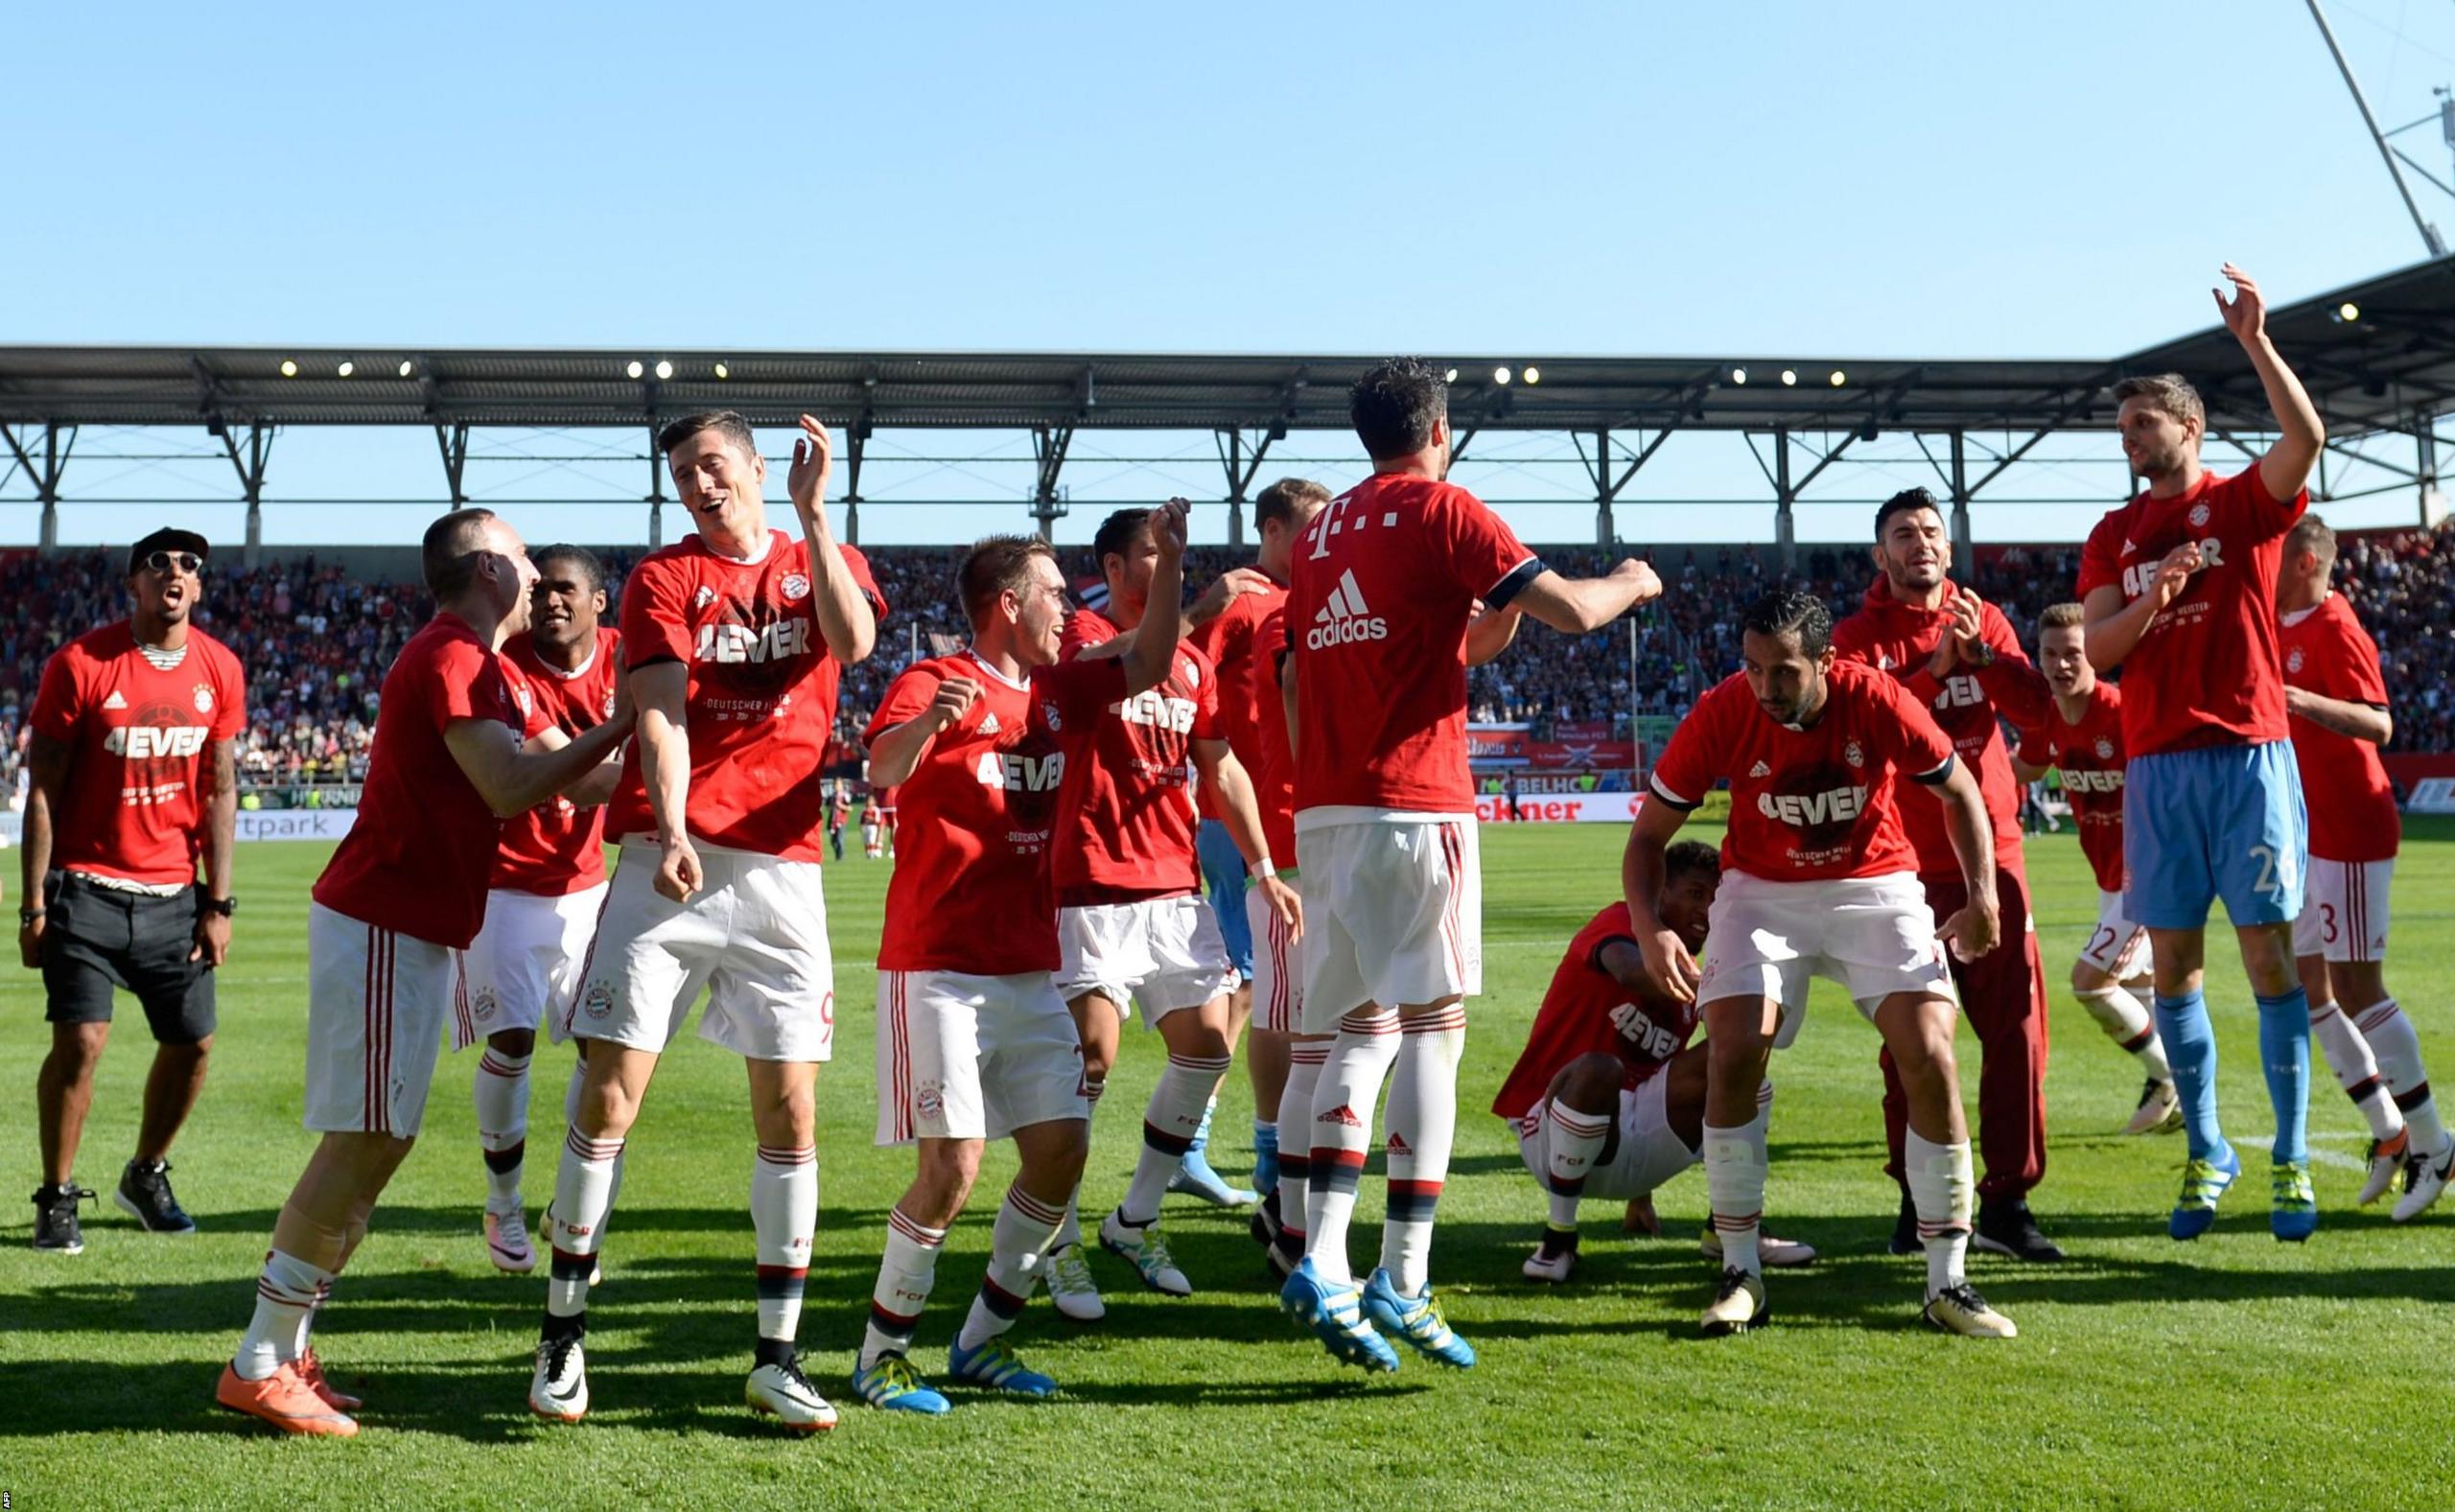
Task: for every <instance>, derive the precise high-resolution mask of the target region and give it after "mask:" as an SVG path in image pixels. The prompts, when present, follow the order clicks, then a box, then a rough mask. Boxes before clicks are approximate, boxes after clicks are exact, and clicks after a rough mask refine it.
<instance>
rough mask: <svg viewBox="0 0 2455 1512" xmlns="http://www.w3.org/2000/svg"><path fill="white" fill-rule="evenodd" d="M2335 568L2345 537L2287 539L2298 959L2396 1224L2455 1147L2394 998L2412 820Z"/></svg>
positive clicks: (2362, 636) (2282, 623)
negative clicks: (2391, 911) (2301, 815)
mask: <svg viewBox="0 0 2455 1512" xmlns="http://www.w3.org/2000/svg"><path fill="white" fill-rule="evenodd" d="M2335 565H2336V533H2335V532H2334V531H2333V530H2331V529H2329V528H2328V527H2327V523H2326V521H2324V520H2322V519H2320V518H2319V517H2318V516H2316V515H2303V517H2302V518H2301V519H2300V520H2299V521H2297V522H2295V523H2294V526H2293V528H2292V530H2291V531H2289V532H2288V533H2287V534H2286V535H2285V538H2284V560H2283V564H2282V567H2281V569H2280V570H2279V572H2278V574H2277V579H2276V608H2277V617H2278V624H2279V630H2280V640H2279V648H2280V650H2281V651H2282V652H2283V655H2284V705H2285V709H2286V711H2287V713H2288V714H2289V715H2290V716H2291V723H2292V729H2293V755H2294V758H2295V760H2296V761H2297V762H2298V763H2299V764H2300V767H2301V772H2302V793H2303V799H2304V800H2305V801H2306V802H2307V803H2308V804H2309V815H2310V867H2309V871H2308V872H2307V873H2305V874H2306V875H2307V877H2308V881H2307V884H2306V887H2307V891H2306V892H2305V894H2304V896H2303V899H2302V913H2301V915H2300V917H2298V918H2297V919H2294V921H2293V954H2294V958H2295V965H2296V967H2297V969H2298V970H2299V972H2300V974H2301V977H2302V986H2303V990H2304V991H2306V992H2307V993H2308V994H2309V997H2310V1034H2311V1037H2313V1038H2315V1039H2317V1040H2318V1042H2319V1048H2320V1049H2321V1050H2322V1051H2323V1052H2325V1053H2326V1058H2327V1068H2328V1069H2329V1070H2331V1071H2333V1072H2334V1073H2335V1078H2336V1082H2337V1084H2339V1085H2340V1086H2342V1087H2343V1088H2344V1089H2345V1092H2346V1094H2347V1095H2348V1096H2350V1098H2351V1099H2352V1101H2353V1105H2355V1106H2356V1107H2359V1108H2360V1109H2361V1112H2362V1116H2363V1117H2364V1118H2366V1119H2368V1120H2369V1123H2370V1133H2371V1145H2370V1170H2369V1173H2368V1179H2367V1180H2365V1181H2364V1182H2363V1184H2362V1188H2361V1200H2362V1201H2363V1202H2365V1203H2369V1202H2374V1201H2376V1200H2378V1198H2380V1197H2382V1196H2384V1195H2385V1194H2386V1192H2387V1190H2388V1188H2389V1187H2390V1186H2391V1185H2393V1184H2394V1181H2395V1177H2396V1175H2397V1173H2398V1172H2399V1171H2400V1172H2401V1174H2402V1175H2403V1177H2404V1195H2403V1196H2402V1197H2401V1198H2398V1199H2397V1202H2396V1206H2395V1212H2394V1217H2395V1220H2396V1221H2397V1222H2399V1223H2400V1222H2403V1221H2407V1220H2410V1219H2413V1218H2417V1217H2419V1216H2420V1214H2421V1213H2422V1212H2424V1211H2425V1210H2427V1208H2428V1207H2429V1205H2430V1204H2431V1203H2433V1202H2435V1201H2437V1200H2438V1198H2439V1197H2440V1196H2441V1195H2442V1194H2443V1193H2444V1192H2445V1190H2446V1181H2447V1177H2448V1176H2449V1175H2455V1138H2450V1137H2449V1136H2448V1133H2447V1128H2446V1124H2445V1122H2444V1120H2443V1119H2441V1118H2440V1117H2439V1115H2438V1104H2437V1102H2436V1101H2435V1100H2434V1099H2433V1098H2432V1097H2431V1096H2430V1091H2429V1072H2428V1069H2427V1068H2426V1067H2425V1066H2423V1065H2422V1064H2421V1058H2420V1037H2419V1036H2418V1035H2415V1034H2414V1033H2413V1025H2412V1020H2411V1019H2409V1018H2406V1017H2405V1016H2404V1011H2403V1009H2402V1008H2401V1007H2400V1006H2399V1005H2398V1004H2397V1002H2396V1000H2395V998H2393V997H2391V996H2389V995H2388V992H2387V970H2386V965H2385V961H2386V955H2387V901H2388V900H2387V894H2388V889H2389V887H2390V886H2391V885H2392V884H2393V882H2394V880H2395V875H2396V849H2397V841H2398V840H2399V839H2400V838H2401V835H2402V830H2403V819H2402V816H2401V815H2400V814H2399V813H2398V812H2397V808H2396V790H2395V788H2394V787H2393V786H2392V785H2391V784H2390V783H2389V782H2388V780H2387V768H2386V765H2385V763H2383V762H2381V761H2380V760H2379V759H2378V748H2379V747H2380V746H2383V745H2385V744H2386V743H2387V742H2388V741H2389V740H2392V739H2394V738H2395V733H2396V726H2395V720H2394V719H2393V718H2392V717H2391V716H2390V715H2389V713H2388V712H2387V683H2386V680H2385V678H2384V677H2382V676H2381V675H2380V673H2379V670H2378V647H2377V645H2376V643H2375V642H2373V640H2371V639H2370V633H2369V632H2368V631H2366V630H2364V629H2362V628H2361V617H2360V616H2358V615H2356V614H2354V613H2353V609H2352V603H2351V601H2350V599H2348V598H2346V597H2345V596H2344V595H2343V594H2342V593H2335V592H2334V591H2332V590H2331V589H2330V588H2329V587H2328V583H2327V578H2328V574H2329V573H2330V572H2332V571H2333V570H2335Z"/></svg>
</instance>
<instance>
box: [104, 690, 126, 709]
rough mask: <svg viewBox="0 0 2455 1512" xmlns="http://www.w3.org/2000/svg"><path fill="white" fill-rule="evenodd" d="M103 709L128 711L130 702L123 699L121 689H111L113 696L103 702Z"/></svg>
mask: <svg viewBox="0 0 2455 1512" xmlns="http://www.w3.org/2000/svg"><path fill="white" fill-rule="evenodd" d="M103 707H104V708H105V709H126V708H127V707H128V700H127V699H125V698H122V697H121V696H120V691H119V689H118V688H116V687H114V688H112V689H111V696H110V697H108V698H105V699H104V700H103Z"/></svg>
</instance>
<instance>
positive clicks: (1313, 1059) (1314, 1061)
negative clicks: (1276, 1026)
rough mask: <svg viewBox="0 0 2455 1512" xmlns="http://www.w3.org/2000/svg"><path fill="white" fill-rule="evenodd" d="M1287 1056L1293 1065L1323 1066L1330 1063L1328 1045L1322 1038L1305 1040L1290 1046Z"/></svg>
mask: <svg viewBox="0 0 2455 1512" xmlns="http://www.w3.org/2000/svg"><path fill="white" fill-rule="evenodd" d="M1287 1058H1288V1060H1289V1062H1290V1063H1292V1064H1295V1065H1299V1066H1325V1065H1328V1064H1329V1063H1330V1047H1329V1045H1328V1044H1327V1043H1326V1042H1325V1041H1322V1040H1319V1039H1311V1040H1306V1041H1305V1042H1304V1043H1303V1044H1300V1045H1295V1046H1292V1047H1290V1048H1289V1050H1288V1052H1287Z"/></svg>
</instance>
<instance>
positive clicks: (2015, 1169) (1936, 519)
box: [1833, 488, 2063, 1261]
mask: <svg viewBox="0 0 2455 1512" xmlns="http://www.w3.org/2000/svg"><path fill="white" fill-rule="evenodd" d="M1870 554H1871V556H1872V557H1873V558H1874V561H1875V566H1876V571H1877V577H1876V579H1875V581H1874V582H1873V583H1871V584H1869V585H1868V587H1867V592H1866V597H1865V600H1864V602H1863V603H1862V604H1861V605H1860V607H1859V612H1858V613H1856V614H1854V615H1852V616H1849V617H1848V618H1846V619H1844V620H1842V621H1841V622H1840V623H1839V624H1837V625H1835V626H1834V627H1833V649H1834V652H1835V655H1837V656H1839V657H1840V658H1842V659H1843V660H1845V661H1852V660H1855V661H1859V662H1863V663H1867V664H1868V665H1870V666H1873V667H1876V668H1877V669H1878V670H1880V671H1889V672H1890V673H1892V675H1893V676H1894V677H1896V678H1898V679H1899V680H1900V681H1901V684H1902V686H1904V687H1905V688H1906V690H1907V691H1908V693H1909V694H1910V696H1911V697H1913V698H1916V699H1917V700H1919V701H1920V702H1921V703H1923V704H1925V705H1926V706H1927V708H1928V709H1929V711H1930V712H1931V713H1932V714H1933V715H1934V719H1935V723H1936V724H1937V725H1938V726H1939V727H1941V729H1942V730H1943V732H1944V733H1946V734H1947V735H1949V736H1951V737H1952V745H1953V748H1954V749H1955V750H1957V751H1958V752H1959V753H1960V759H1961V765H1962V766H1964V767H1966V768H1967V769H1968V770H1969V772H1970V775H1971V776H1973V777H1975V778H1976V779H1977V785H1978V789H1979V791H1980V792H1982V793H1983V794H1984V795H1985V797H1986V813H1987V818H1988V819H1989V820H1990V821H1991V822H1992V823H1993V825H1994V830H1995V894H1996V896H1997V898H1998V899H1999V902H2000V904H2001V906H2002V909H2003V914H2004V917H2005V918H2006V919H2008V920H2010V922H2009V923H2007V924H2006V925H2005V927H2004V930H2003V938H2002V940H2001V941H2000V942H1999V943H1998V944H1997V945H1996V947H1995V948H1994V949H1993V950H1991V951H1989V952H1987V953H1986V954H1985V955H1982V956H1979V957H1977V958H1976V959H1975V960H1970V961H1954V962H1953V963H1952V981H1953V983H1954V984H1955V985H1956V986H1957V987H1958V988H1959V989H1960V1004H1961V1008H1962V1010H1963V1012H1967V1013H1968V1015H1969V1022H1970V1027H1971V1028H1973V1029H1975V1030H1976V1031H1977V1042H1978V1044H1979V1045H1980V1046H1981V1047H1982V1048H1983V1049H1984V1050H1985V1055H1984V1056H1983V1057H1982V1058H1981V1059H1980V1063H1979V1071H1978V1082H1977V1107H1978V1119H1977V1129H1978V1143H1979V1147H1980V1150H1981V1151H1982V1152H1983V1154H1984V1155H1985V1175H1983V1176H1982V1177H1980V1178H1979V1180H1978V1183H1977V1230H1976V1233H1975V1234H1974V1235H1973V1236H1972V1237H1971V1240H1970V1243H1972V1244H1976V1246H1977V1247H1978V1248H1980V1249H1985V1250H1991V1251H1993V1252H1994V1253H1996V1254H1999V1255H2010V1256H2013V1257H2015V1258H2018V1259H2021V1260H2036V1261H2051V1260H2060V1259H2062V1258H2063V1251H2062V1250H2061V1249H2059V1248H2057V1247H2056V1246H2055V1244H2054V1243H2053V1241H2051V1240H2049V1239H2047V1238H2046V1236H2045V1235H2044V1234H2042V1233H2040V1232H2039V1231H2038V1226H2037V1221H2036V1220H2035V1218H2033V1217H2032V1216H2031V1215H2030V1213H2029V1204H2028V1193H2029V1192H2030V1190H2031V1189H2033V1188H2034V1187H2035V1186H2036V1185H2037V1184H2038V1182H2039V1181H2040V1180H2042V1179H2044V1177H2045V1175H2046V977H2045V968H2044V966H2043V965H2042V964H2041V963H2040V962H2039V960H2038V953H2037V932H2036V931H2035V930H2034V929H2032V928H2030V927H2029V883H2028V868H2027V863H2026V861H2025V858H2024V857H2023V856H2022V851H2021V825H2020V810H2021V798H2020V795H2021V789H2020V784H2019V783H2017V782H2016V781H2015V780H2014V779H2013V777H2012V765H2011V760H2010V758H2009V756H2008V755H2007V754H2006V752H2005V751H2004V749H2003V731H2002V725H2001V722H2000V721H1999V720H1998V719H1997V717H1996V710H1997V709H1998V707H1999V702H1998V700H1997V699H1996V698H1995V697H1994V696H1993V693H1992V690H1993V688H1994V686H1999V685H2001V684H2003V683H2011V684H2014V685H2016V686H2018V687H2019V691H2020V694H2021V696H2022V701H2024V702H2027V703H2031V704H2035V703H2042V702H2044V700H2045V697H2046V685H2045V682H2044V680H2043V679H2041V678H2040V677H2039V676H2038V674H2037V669H2036V668H2035V667H2032V666H2031V665H2029V661H2028V658H2027V657H2025V656H2023V655H2022V654H2021V642H2020V638H2019V637H2018V636H2016V635H2014V634H2013V631H2012V626H2011V622H2010V621H2009V620H2007V619H2005V618H2004V617H2003V613H2002V611H2001V610H1999V609H1997V608H1996V607H1995V606H1994V605H1992V604H1989V603H1984V602H1981V601H1980V600H1979V599H1978V598H1977V597H1976V594H1974V593H1970V592H1969V591H1968V590H1966V589H1964V588H1962V587H1961V586H1960V585H1959V584H1957V583H1954V582H1953V581H1952V579H1951V577H1950V576H1949V575H1948V574H1949V573H1950V572H1951V570H1952V534H1951V532H1950V531H1949V530H1947V529H1946V528H1945V526H1944V517H1943V512H1942V510H1941V509H1939V508H1938V507H1937V506H1936V503H1935V496H1934V495H1932V494H1930V493H1929V492H1927V490H1925V489H1923V488H1909V489H1904V490H1903V491H1901V492H1900V493H1897V494H1895V495H1893V496H1892V497H1891V498H1890V499H1887V500H1884V501H1883V503H1882V505H1881V506H1879V507H1878V508H1877V510H1876V541H1875V546H1874V547H1873V548H1872V550H1871V552H1870ZM1901 818H1902V823H1903V825H1904V826H1905V827H1906V829H1907V830H1908V832H1909V843H1910V847H1911V849H1914V850H1916V851H1917V853H1918V880H1919V885H1920V886H1922V887H1924V888H1925V889H1926V890H1927V900H1928V902H1929V903H1930V904H1932V905H1933V907H1934V911H1935V920H1936V922H1937V923H1941V922H1942V921H1943V920H1945V919H1949V918H1951V917H1952V915H1953V914H1954V913H1955V912H1957V911H1958V910H1959V909H1960V907H1961V905H1962V904H1964V903H1966V902H1967V901H1968V898H1967V896H1965V895H1964V893H1963V891H1962V888H1961V881H1960V869H1959V865H1958V860H1957V858H1956V857H1955V856H1954V855H1953V854H1952V836H1951V834H1950V832H1949V830H1948V829H1947V827H1946V826H1945V824H1944V813H1943V810H1941V809H1939V808H1937V807H1935V806H1933V805H1931V804H1927V803H1913V804H1910V805H1907V806H1906V807H1905V808H1904V809H1903V810H1902V815H1901ZM1882 1065H1883V1075H1884V1100H1883V1105H1884V1132H1885V1134H1886V1136H1887V1141H1888V1143H1889V1145H1890V1148H1891V1163H1890V1164H1889V1165H1888V1166H1887V1167H1886V1168H1885V1170H1886V1174H1887V1175H1890V1176H1891V1177H1892V1178H1893V1180H1894V1181H1895V1182H1897V1183H1899V1182H1902V1164H1901V1162H1902V1150H1903V1143H1904V1138H1905V1128H1906V1124H1905V1120H1904V1113H1905V1110H1906V1102H1905V1101H1904V1098H1903V1093H1902V1087H1901V1074H1900V1070H1899V1068H1898V1067H1897V1066H1896V1065H1895V1064H1894V1063H1893V1059H1892V1056H1891V1052H1890V1050H1889V1048H1887V1049H1886V1050H1885V1051H1884V1052H1883V1054H1882ZM1892 1247H1893V1250H1894V1252H1895V1253H1896V1254H1915V1253H1917V1251H1918V1249H1919V1243H1918V1215H1917V1213H1916V1211H1915V1210H1914V1208H1913V1206H1912V1204H1911V1202H1910V1199H1909V1193H1908V1189H1907V1186H1906V1183H1904V1184H1903V1189H1902V1194H1901V1218H1900V1221H1899V1224H1898V1226H1897V1227H1896V1228H1895V1229H1894V1231H1893V1246H1892Z"/></svg>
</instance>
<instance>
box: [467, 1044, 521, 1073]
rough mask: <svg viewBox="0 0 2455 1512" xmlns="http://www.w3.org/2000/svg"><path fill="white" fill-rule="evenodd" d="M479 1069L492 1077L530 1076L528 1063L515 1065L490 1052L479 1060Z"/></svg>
mask: <svg viewBox="0 0 2455 1512" xmlns="http://www.w3.org/2000/svg"><path fill="white" fill-rule="evenodd" d="M478 1069H479V1070H480V1071H483V1072H485V1073H487V1074H488V1075H490V1076H499V1077H519V1076H526V1075H527V1074H528V1062H527V1061H526V1060H523V1061H522V1062H520V1064H518V1065H513V1064H512V1063H511V1062H510V1061H508V1060H505V1059H504V1058H503V1057H501V1056H498V1055H496V1054H495V1053H494V1052H493V1051H491V1050H489V1051H487V1052H486V1053H485V1054H484V1055H483V1056H481V1057H479V1059H478Z"/></svg>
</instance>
